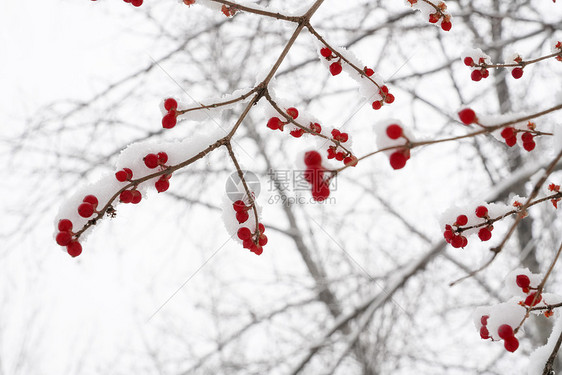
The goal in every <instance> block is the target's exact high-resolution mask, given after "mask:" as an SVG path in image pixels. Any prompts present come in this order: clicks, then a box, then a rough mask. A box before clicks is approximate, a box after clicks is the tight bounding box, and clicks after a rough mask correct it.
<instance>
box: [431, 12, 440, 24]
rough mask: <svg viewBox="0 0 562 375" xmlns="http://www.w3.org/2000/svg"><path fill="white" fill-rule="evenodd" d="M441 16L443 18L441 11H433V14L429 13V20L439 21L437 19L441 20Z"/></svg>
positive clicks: (432, 21)
mask: <svg viewBox="0 0 562 375" xmlns="http://www.w3.org/2000/svg"><path fill="white" fill-rule="evenodd" d="M439 18H441V16H440V15H439V13H432V14H430V15H429V22H430V23H437V21H439Z"/></svg>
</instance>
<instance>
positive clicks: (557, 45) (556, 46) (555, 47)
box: [552, 41, 562, 62]
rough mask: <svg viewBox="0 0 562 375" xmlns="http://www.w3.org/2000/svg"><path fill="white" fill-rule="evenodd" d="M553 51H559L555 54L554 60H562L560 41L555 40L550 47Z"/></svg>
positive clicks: (561, 44)
mask: <svg viewBox="0 0 562 375" xmlns="http://www.w3.org/2000/svg"><path fill="white" fill-rule="evenodd" d="M552 50H553V52H555V53H556V52H558V53H560V54H559V55H558V56H556V60H558V61H561V62H562V42H560V41H557V42H556V43H554V47H553V48H552Z"/></svg>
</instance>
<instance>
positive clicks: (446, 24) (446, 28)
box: [441, 21, 453, 31]
mask: <svg viewBox="0 0 562 375" xmlns="http://www.w3.org/2000/svg"><path fill="white" fill-rule="evenodd" d="M451 27H453V24H452V23H451V22H450V21H443V22H441V29H443V31H449V30H451Z"/></svg>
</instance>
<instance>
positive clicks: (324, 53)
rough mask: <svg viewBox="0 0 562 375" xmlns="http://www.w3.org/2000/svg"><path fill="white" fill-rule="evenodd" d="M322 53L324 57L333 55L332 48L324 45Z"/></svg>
mask: <svg viewBox="0 0 562 375" xmlns="http://www.w3.org/2000/svg"><path fill="white" fill-rule="evenodd" d="M320 54H321V55H322V57H325V58H328V57H330V56H332V50H331V49H329V48H325V47H324V48H322V49H320Z"/></svg>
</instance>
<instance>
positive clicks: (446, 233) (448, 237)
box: [443, 229, 455, 243]
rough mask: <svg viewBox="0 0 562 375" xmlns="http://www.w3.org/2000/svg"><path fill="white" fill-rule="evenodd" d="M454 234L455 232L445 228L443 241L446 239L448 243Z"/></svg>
mask: <svg viewBox="0 0 562 375" xmlns="http://www.w3.org/2000/svg"><path fill="white" fill-rule="evenodd" d="M454 236H455V233H454V232H453V231H452V230H451V229H446V230H445V232H443V237H445V241H447V242H448V243H451V240H452V239H453V237H454Z"/></svg>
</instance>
